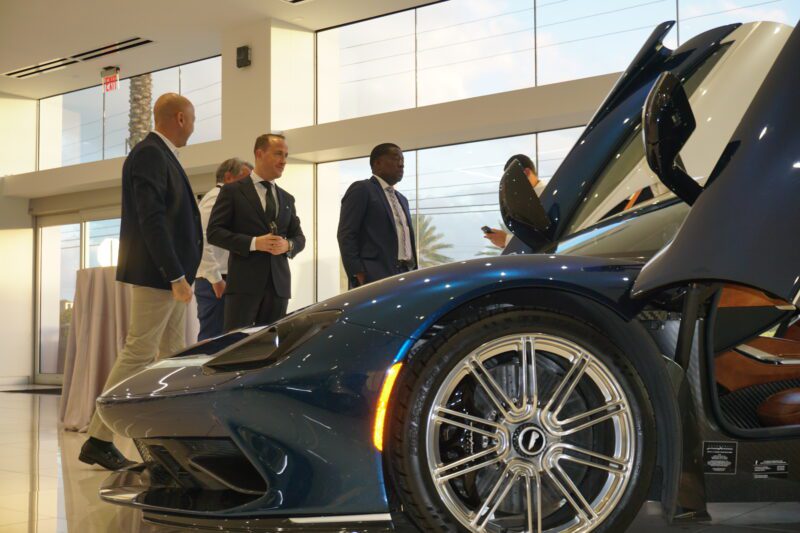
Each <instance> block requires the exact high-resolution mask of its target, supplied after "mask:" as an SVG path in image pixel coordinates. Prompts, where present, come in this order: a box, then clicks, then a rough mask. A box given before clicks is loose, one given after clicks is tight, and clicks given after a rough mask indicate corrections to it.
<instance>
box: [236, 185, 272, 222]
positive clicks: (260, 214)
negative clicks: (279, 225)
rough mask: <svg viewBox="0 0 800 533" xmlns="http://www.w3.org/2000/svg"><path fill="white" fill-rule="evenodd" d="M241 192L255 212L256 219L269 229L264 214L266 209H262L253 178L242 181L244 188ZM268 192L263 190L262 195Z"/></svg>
mask: <svg viewBox="0 0 800 533" xmlns="http://www.w3.org/2000/svg"><path fill="white" fill-rule="evenodd" d="M259 187H260V186H259ZM262 189H263V188H262ZM240 190H241V191H242V194H244V196H245V198H247V201H248V202H249V203H250V207H252V208H253V209H254V210H255V212H256V217H257V218H258V219H259V220H260V221H261V222H262V224H263V225H264V228H267V227H268V226H269V223H268V222H267V214H266V213H265V212H264V208H263V207H261V199H260V198H259V191H258V190H257V189H256V184H255V182H253V178H252V177H250V178H249V179H248V180H247V181H244V180H242V186H241V187H240ZM266 192H267V190H266V189H263V193H261V194H266Z"/></svg>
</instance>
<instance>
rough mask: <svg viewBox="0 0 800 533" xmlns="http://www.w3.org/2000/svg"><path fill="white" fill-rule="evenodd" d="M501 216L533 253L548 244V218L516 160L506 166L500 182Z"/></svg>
mask: <svg viewBox="0 0 800 533" xmlns="http://www.w3.org/2000/svg"><path fill="white" fill-rule="evenodd" d="M500 214H501V216H502V217H503V222H504V223H505V225H506V226H507V227H508V229H510V230H511V233H513V234H514V235H516V236H517V237H519V238H520V239H521V240H522V242H524V243H525V244H527V245H528V246H529V247H530V248H531V249H532V250H533V251H538V250H540V249H541V248H542V247H543V246H544V245H546V244H549V243H550V242H551V239H550V238H549V237H548V233H549V230H550V218H549V217H548V216H547V213H545V211H544V207H542V203H541V202H540V201H539V197H538V196H537V195H536V192H535V191H534V190H533V186H532V185H531V182H530V181H529V180H528V176H526V175H525V171H524V170H523V168H522V165H521V164H520V162H519V161H517V160H514V161H513V162H512V163H511V164H510V165H509V166H508V168H507V169H506V171H505V173H504V174H503V178H502V179H501V180H500Z"/></svg>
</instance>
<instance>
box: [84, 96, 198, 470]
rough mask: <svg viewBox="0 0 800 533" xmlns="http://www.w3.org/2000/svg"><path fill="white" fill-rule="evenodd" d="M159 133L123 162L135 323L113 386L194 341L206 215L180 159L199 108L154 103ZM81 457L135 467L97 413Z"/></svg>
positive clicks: (123, 260)
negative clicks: (191, 319) (191, 318)
mask: <svg viewBox="0 0 800 533" xmlns="http://www.w3.org/2000/svg"><path fill="white" fill-rule="evenodd" d="M153 115H154V117H155V130H154V131H153V132H151V133H150V134H149V135H148V136H147V137H145V138H144V140H143V141H142V142H140V143H139V144H137V145H136V146H135V147H134V148H133V150H131V153H130V154H129V155H128V157H127V158H126V159H125V163H124V164H123V166H122V221H121V224H120V236H119V240H120V245H119V260H118V266H117V281H121V282H123V283H129V284H131V285H132V286H133V287H132V289H131V307H130V323H129V325H128V336H127V338H126V339H125V346H124V347H123V349H122V351H121V352H120V353H119V354H118V355H117V359H116V361H115V362H114V366H113V367H112V368H111V373H110V374H109V376H108V379H107V380H106V385H105V389H108V388H109V387H111V386H113V385H116V384H117V383H119V382H120V381H122V380H124V379H126V378H128V377H130V376H132V375H133V374H135V373H136V372H138V371H139V370H141V369H142V368H144V367H145V366H146V365H147V364H149V363H151V362H152V361H153V360H154V359H155V358H156V355H160V356H164V355H167V354H170V353H173V352H176V351H178V350H181V349H182V348H184V346H185V345H186V338H185V337H186V334H185V331H186V329H185V317H186V304H187V303H189V301H190V300H191V299H192V289H191V284H192V282H193V281H194V277H195V272H197V266H198V265H199V264H200V255H201V253H202V250H203V232H202V228H201V226H200V213H199V211H198V209H197V202H196V201H195V199H194V193H193V192H192V188H191V186H190V185H189V180H188V178H187V177H186V173H185V172H184V171H183V167H181V164H180V162H179V161H178V158H177V152H178V148H180V147H182V146H185V145H186V141H188V140H189V137H190V136H191V134H192V132H193V131H194V106H193V105H192V103H191V102H190V101H189V100H187V99H186V98H184V97H183V96H180V95H178V94H174V93H167V94H164V95H162V96H161V97H159V98H158V100H157V101H156V104H155V106H154V107H153ZM88 433H89V439H88V440H87V441H86V442H85V443H84V445H83V447H82V448H81V453H80V457H79V458H80V460H81V461H83V462H85V463H89V464H95V463H96V464H99V465H101V466H103V467H105V468H107V469H109V470H116V469H119V468H122V467H123V466H126V465H128V464H131V462H130V461H128V460H127V459H125V457H124V456H123V455H122V454H121V453H120V452H119V450H118V449H117V448H116V447H115V446H114V443H113V432H112V431H111V429H109V428H108V427H107V426H106V425H105V424H104V423H103V421H102V420H101V419H100V417H99V416H98V415H97V413H95V414H94V416H93V417H92V421H91V423H90V424H89V430H88Z"/></svg>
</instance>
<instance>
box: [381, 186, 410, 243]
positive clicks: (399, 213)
mask: <svg viewBox="0 0 800 533" xmlns="http://www.w3.org/2000/svg"><path fill="white" fill-rule="evenodd" d="M386 190H387V191H388V192H389V202H390V203H391V205H392V214H393V215H394V223H395V226H397V228H398V233H399V234H398V236H397V237H398V240H399V241H400V249H401V250H402V255H403V257H404V258H408V257H411V249H410V248H409V238H408V235H407V231H408V230H407V229H406V225H405V224H403V219H402V218H401V217H404V216H405V213H403V208H402V207H401V206H400V201H399V200H398V199H397V195H396V194H395V192H394V187H392V186H391V185H390V186H389V187H386Z"/></svg>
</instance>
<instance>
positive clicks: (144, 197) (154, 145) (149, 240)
mask: <svg viewBox="0 0 800 533" xmlns="http://www.w3.org/2000/svg"><path fill="white" fill-rule="evenodd" d="M202 251H203V229H202V227H201V226H200V213H199V211H198V209H197V202H196V201H195V199H194V193H193V192H192V188H191V186H190V185H189V180H188V178H187V177H186V173H185V172H184V171H183V167H181V164H180V163H179V162H178V160H177V158H176V157H175V154H174V153H172V151H171V150H170V149H169V148H167V145H166V144H165V143H164V141H163V140H162V139H161V138H160V137H159V136H158V135H156V134H155V133H152V132H151V133H150V134H149V135H148V136H147V137H145V138H144V140H142V141H141V142H140V143H139V144H137V145H136V146H134V147H133V150H131V153H130V154H128V157H127V158H125V163H124V164H123V165H122V220H121V222H120V230H119V259H118V261H117V263H118V264H117V281H121V282H124V283H132V284H134V285H141V286H144V287H152V288H155V289H166V290H169V289H171V284H170V283H171V282H172V281H174V280H176V279H178V278H180V277H181V276H186V281H187V282H189V283H190V284H191V283H192V282H193V281H194V277H195V273H196V272H197V266H198V265H199V264H200V256H201V254H202Z"/></svg>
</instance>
